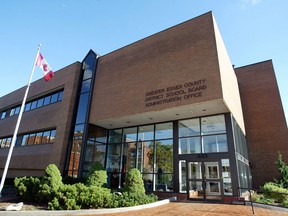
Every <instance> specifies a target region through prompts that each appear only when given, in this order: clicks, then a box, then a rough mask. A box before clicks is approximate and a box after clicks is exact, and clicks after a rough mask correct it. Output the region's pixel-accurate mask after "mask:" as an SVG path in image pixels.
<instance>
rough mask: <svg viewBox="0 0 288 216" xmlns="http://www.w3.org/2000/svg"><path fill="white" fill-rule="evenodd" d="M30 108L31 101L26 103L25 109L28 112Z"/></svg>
mask: <svg viewBox="0 0 288 216" xmlns="http://www.w3.org/2000/svg"><path fill="white" fill-rule="evenodd" d="M30 109H31V103H27V104H25V109H24V111H25V112H26V111H29V110H30Z"/></svg>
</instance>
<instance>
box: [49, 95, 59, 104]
mask: <svg viewBox="0 0 288 216" xmlns="http://www.w3.org/2000/svg"><path fill="white" fill-rule="evenodd" d="M58 95H59V93H55V94H53V95H52V96H51V103H55V102H57V101H58Z"/></svg>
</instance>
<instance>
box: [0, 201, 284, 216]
mask: <svg viewBox="0 0 288 216" xmlns="http://www.w3.org/2000/svg"><path fill="white" fill-rule="evenodd" d="M160 202H162V203H159V204H158V205H156V207H149V206H148V207H149V208H146V207H140V208H139V207H129V208H121V209H90V210H77V211H47V210H43V211H19V212H6V211H2V212H1V213H0V215H1V216H15V215H19V216H38V215H39V216H68V215H74V216H75V215H79V216H80V215H81V216H92V215H95V216H130V215H137V216H155V215H157V216H189V215H192V216H216V215H218V216H219V215H220V216H221V215H229V216H246V215H247V216H248V215H253V214H252V208H251V206H244V205H229V204H211V203H195V202H191V201H176V202H170V203H169V202H166V203H165V202H163V201H160ZM141 208H142V209H141ZM135 209H141V210H135ZM280 210H281V208H278V210H271V209H265V208H259V207H254V212H255V215H257V216H260V215H261V216H285V215H286V216H288V212H287V209H284V210H286V212H283V211H280Z"/></svg>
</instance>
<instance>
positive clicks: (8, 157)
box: [0, 44, 41, 198]
mask: <svg viewBox="0 0 288 216" xmlns="http://www.w3.org/2000/svg"><path fill="white" fill-rule="evenodd" d="M40 47H41V44H39V45H38V49H37V54H36V57H35V61H34V64H33V67H32V70H31V75H30V79H29V82H28V85H27V88H26V92H25V95H24V98H23V101H22V105H21V108H20V112H19V115H18V119H17V123H16V127H15V130H14V134H13V138H12V141H11V145H10V148H9V153H8V156H7V159H6V164H5V168H4V171H3V175H2V178H1V184H0V198H1V197H2V189H3V187H4V182H5V179H6V175H7V172H8V167H9V164H10V160H11V156H12V153H13V149H14V146H15V143H16V138H17V133H18V130H19V126H20V122H21V118H22V114H23V112H24V107H25V103H26V100H27V96H28V92H29V88H30V85H31V82H32V77H33V74H34V70H35V66H36V61H37V58H38V55H39V53H40Z"/></svg>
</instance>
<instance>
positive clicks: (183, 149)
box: [179, 137, 201, 154]
mask: <svg viewBox="0 0 288 216" xmlns="http://www.w3.org/2000/svg"><path fill="white" fill-rule="evenodd" d="M195 153H201V140H200V137H189V138H180V139H179V154H195Z"/></svg>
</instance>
